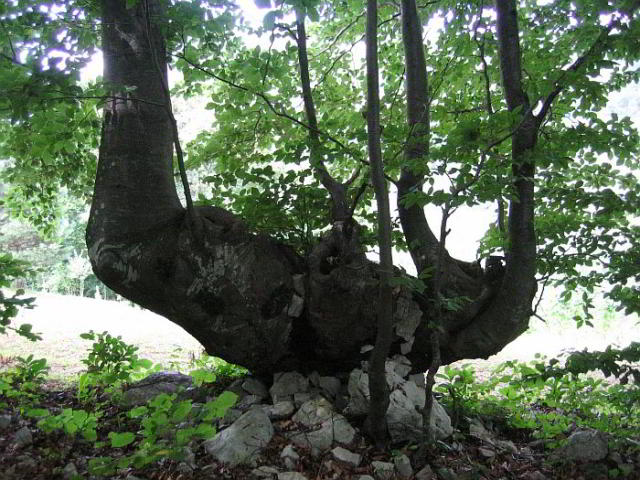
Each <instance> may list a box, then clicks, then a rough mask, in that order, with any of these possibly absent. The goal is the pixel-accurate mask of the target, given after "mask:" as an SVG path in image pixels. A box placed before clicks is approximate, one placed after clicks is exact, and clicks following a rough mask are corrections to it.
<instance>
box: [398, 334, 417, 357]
mask: <svg viewBox="0 0 640 480" xmlns="http://www.w3.org/2000/svg"><path fill="white" fill-rule="evenodd" d="M414 341H415V337H411V338H410V339H409V340H407V341H406V342H402V343H401V344H400V353H401V354H402V355H408V354H409V353H411V350H412V349H413V342H414Z"/></svg>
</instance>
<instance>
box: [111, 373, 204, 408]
mask: <svg viewBox="0 0 640 480" xmlns="http://www.w3.org/2000/svg"><path fill="white" fill-rule="evenodd" d="M192 383H193V381H192V379H191V377H190V376H189V375H184V374H182V373H178V372H156V373H152V374H151V375H149V376H148V377H145V378H143V379H142V380H140V381H139V382H136V383H134V384H133V385H131V386H130V387H129V389H127V391H125V392H124V393H123V394H122V402H123V404H124V405H126V406H133V405H144V404H145V403H147V402H148V401H149V400H151V399H152V398H154V397H155V396H156V395H159V394H161V393H168V394H172V393H177V392H178V391H179V390H181V389H185V390H186V389H187V388H188V387H190V386H191V385H192Z"/></svg>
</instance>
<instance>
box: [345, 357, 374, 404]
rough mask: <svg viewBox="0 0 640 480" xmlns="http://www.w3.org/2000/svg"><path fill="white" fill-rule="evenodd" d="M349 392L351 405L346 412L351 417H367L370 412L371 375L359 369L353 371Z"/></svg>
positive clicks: (348, 387) (350, 377) (348, 385)
mask: <svg viewBox="0 0 640 480" xmlns="http://www.w3.org/2000/svg"><path fill="white" fill-rule="evenodd" d="M347 391H348V392H349V403H348V404H347V408H346V409H345V412H346V413H347V414H349V415H366V414H367V412H368V411H369V375H368V374H367V373H365V372H364V371H362V370H360V369H359V368H356V369H354V370H352V371H351V373H350V374H349V383H348V384H347Z"/></svg>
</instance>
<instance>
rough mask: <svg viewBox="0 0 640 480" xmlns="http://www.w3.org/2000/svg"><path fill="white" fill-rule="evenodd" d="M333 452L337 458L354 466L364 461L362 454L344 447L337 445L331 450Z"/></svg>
mask: <svg viewBox="0 0 640 480" xmlns="http://www.w3.org/2000/svg"><path fill="white" fill-rule="evenodd" d="M331 454H332V455H333V458H335V459H336V460H339V461H341V462H343V463H346V464H347V465H351V466H352V467H357V466H358V465H360V462H361V461H362V455H360V454H358V453H353V452H351V451H349V450H347V449H346V448H342V447H335V448H334V449H333V450H331Z"/></svg>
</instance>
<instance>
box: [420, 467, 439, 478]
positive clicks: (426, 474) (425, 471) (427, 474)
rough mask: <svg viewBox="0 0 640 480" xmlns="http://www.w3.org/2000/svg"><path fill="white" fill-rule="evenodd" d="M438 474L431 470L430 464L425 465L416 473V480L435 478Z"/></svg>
mask: <svg viewBox="0 0 640 480" xmlns="http://www.w3.org/2000/svg"><path fill="white" fill-rule="evenodd" d="M435 478H436V476H435V474H434V473H433V470H431V467H430V466H429V465H425V466H424V468H422V469H421V470H420V471H419V472H418V473H416V477H415V480H433V479H435Z"/></svg>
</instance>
